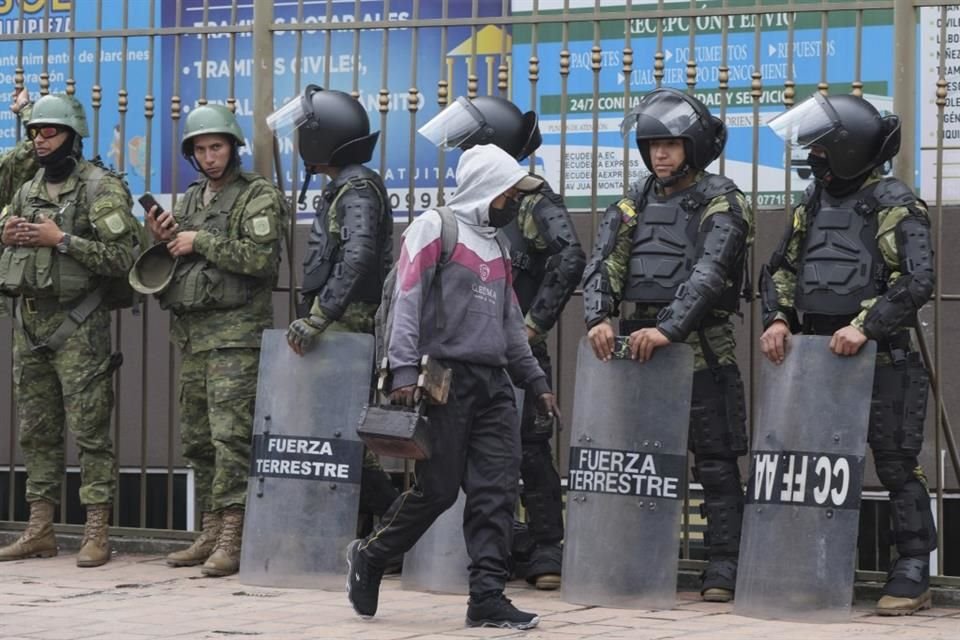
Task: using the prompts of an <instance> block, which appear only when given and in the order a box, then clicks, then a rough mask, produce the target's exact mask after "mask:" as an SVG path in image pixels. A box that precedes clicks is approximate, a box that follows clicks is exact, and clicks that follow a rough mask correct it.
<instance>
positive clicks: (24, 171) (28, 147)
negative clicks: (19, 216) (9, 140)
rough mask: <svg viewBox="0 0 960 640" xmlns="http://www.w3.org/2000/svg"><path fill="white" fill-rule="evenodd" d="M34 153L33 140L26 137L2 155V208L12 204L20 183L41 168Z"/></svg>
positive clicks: (0, 197) (0, 187)
mask: <svg viewBox="0 0 960 640" xmlns="http://www.w3.org/2000/svg"><path fill="white" fill-rule="evenodd" d="M39 168H40V167H39V165H38V164H37V159H36V157H34V154H33V142H31V141H30V140H28V139H27V138H26V137H24V138H23V140H21V141H20V142H18V143H17V145H16V146H15V147H13V148H12V149H8V150H7V151H6V152H4V153H3V155H0V210H2V209H3V208H4V207H5V206H7V205H8V204H10V201H11V200H13V194H15V193H16V192H17V189H19V188H20V185H22V184H23V183H25V182H26V181H27V180H29V179H30V178H31V177H33V175H34V174H35V173H36V172H37V169H39Z"/></svg>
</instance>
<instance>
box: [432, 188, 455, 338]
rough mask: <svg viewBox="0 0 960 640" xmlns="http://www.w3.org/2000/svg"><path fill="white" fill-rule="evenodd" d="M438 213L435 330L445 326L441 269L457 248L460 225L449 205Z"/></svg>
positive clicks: (445, 316)
mask: <svg viewBox="0 0 960 640" xmlns="http://www.w3.org/2000/svg"><path fill="white" fill-rule="evenodd" d="M437 213H438V214H440V260H438V261H437V270H436V273H435V274H434V276H433V281H434V286H435V287H436V288H437V323H436V326H437V331H440V330H442V329H443V328H445V327H446V326H447V314H446V312H445V310H444V307H443V277H442V274H443V269H444V268H445V267H446V266H447V264H448V263H449V262H450V258H452V257H453V252H454V251H455V250H456V248H457V239H458V237H459V236H460V227H459V225H458V224H457V217H456V215H455V214H454V213H453V209H451V208H450V207H438V208H437Z"/></svg>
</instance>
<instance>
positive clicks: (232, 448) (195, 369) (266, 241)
mask: <svg viewBox="0 0 960 640" xmlns="http://www.w3.org/2000/svg"><path fill="white" fill-rule="evenodd" d="M206 186H207V180H206V179H203V180H199V181H197V182H195V183H193V184H192V185H190V187H189V188H188V189H187V192H186V194H184V196H183V198H181V199H180V200H179V201H178V202H177V207H176V210H175V211H174V217H175V218H176V220H177V223H178V225H179V227H180V230H181V231H190V230H194V231H199V232H198V233H197V236H196V239H195V240H194V255H192V256H185V257H182V258H181V259H180V262H179V264H178V267H177V270H176V272H175V273H174V276H173V281H172V282H171V285H170V287H169V288H168V289H167V290H166V291H164V292H163V293H162V294H160V303H161V306H163V307H165V308H171V309H172V310H173V312H174V315H173V324H172V328H171V331H172V339H173V341H174V342H175V343H176V344H177V346H178V347H179V348H180V352H181V353H182V354H183V362H182V364H181V369H180V384H179V397H180V437H181V440H182V442H183V455H184V457H185V458H186V459H187V461H188V463H189V464H190V466H191V467H192V468H193V470H194V474H195V482H196V496H197V506H198V507H199V509H200V510H201V511H203V512H206V511H220V510H222V509H226V508H227V507H231V506H236V507H243V505H244V504H245V503H246V497H247V495H246V494H247V473H248V470H249V464H250V461H249V458H250V437H251V432H252V429H253V410H254V399H255V397H256V392H257V368H258V364H259V359H260V338H261V335H262V333H263V330H264V329H267V328H269V327H271V326H272V325H273V304H272V290H273V287H274V285H275V284H276V281H277V275H278V273H279V264H280V239H281V238H282V237H283V234H285V233H286V229H287V224H288V218H287V209H286V204H285V202H284V199H283V195H282V194H281V193H280V191H279V190H278V189H277V188H276V187H275V186H274V185H272V184H271V183H270V182H268V181H267V180H265V179H263V178H261V177H260V176H257V175H255V174H250V173H241V172H237V173H236V175H235V176H234V177H233V179H232V180H231V181H229V182H228V183H227V184H226V185H224V186H223V188H222V189H221V190H220V191H218V192H217V193H216V194H214V196H213V197H212V199H211V200H210V202H209V203H207V204H206V205H204V204H203V194H204V190H205V189H206ZM229 198H235V199H233V202H232V206H229V209H228V211H226V212H224V211H222V209H223V206H222V203H221V200H224V199H229ZM221 214H225V215H226V217H227V220H226V230H225V232H222V233H220V232H218V230H217V229H216V225H217V220H216V219H217V218H220V217H221ZM191 268H194V269H197V268H199V269H203V270H209V271H210V272H212V273H219V274H222V273H226V274H233V275H235V276H239V277H238V278H237V280H236V281H238V282H242V283H243V286H244V287H245V291H246V295H245V296H244V297H245V298H246V300H245V301H244V302H241V303H239V304H233V305H230V306H229V308H221V306H220V303H219V302H218V301H216V300H215V299H211V301H210V302H209V303H208V304H207V305H206V307H205V304H204V301H202V300H201V301H195V302H194V303H191V304H187V305H184V304H183V299H182V296H180V295H179V293H178V292H179V291H182V289H181V288H180V285H182V284H183V283H184V282H185V281H186V280H187V278H188V276H189V272H190V269H191ZM184 306H187V307H190V308H189V309H185V308H183V307H184Z"/></svg>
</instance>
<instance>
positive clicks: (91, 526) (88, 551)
mask: <svg viewBox="0 0 960 640" xmlns="http://www.w3.org/2000/svg"><path fill="white" fill-rule="evenodd" d="M109 528H110V505H108V504H91V505H87V524H86V525H85V526H84V528H83V542H81V543H80V552H79V553H78V554H77V566H78V567H99V566H100V565H103V564H106V563H107V561H108V560H109V559H110V538H109V537H108V531H109Z"/></svg>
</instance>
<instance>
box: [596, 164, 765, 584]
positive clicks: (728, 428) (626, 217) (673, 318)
mask: <svg viewBox="0 0 960 640" xmlns="http://www.w3.org/2000/svg"><path fill="white" fill-rule="evenodd" d="M654 211H656V213H654ZM721 214H722V215H721ZM697 215H699V221H697V218H696V217H695V216H697ZM648 216H649V217H650V218H651V219H650V221H649V222H647V221H646V218H647V217H648ZM714 216H721V217H720V219H719V221H717V219H715V218H714ZM694 224H695V225H696V227H695V228H693V229H691V226H693V225H694ZM665 225H669V226H668V227H667V230H666V231H660V229H661V228H663V227H664V226H665ZM613 228H615V229H616V235H615V239H614V240H613V246H612V247H610V239H609V236H610V235H611V229H613ZM641 231H642V235H641V233H640V232H641ZM661 234H662V235H661ZM691 234H693V235H694V236H695V238H696V240H693V238H692V237H691ZM678 239H679V240H682V241H683V242H684V245H685V246H684V247H682V250H681V247H679V246H677V245H678ZM752 241H753V213H752V211H751V209H750V206H749V204H748V203H747V200H746V198H745V197H744V196H743V194H742V193H741V192H740V191H739V190H738V189H737V188H736V185H734V184H733V183H732V182H731V181H729V180H727V179H726V178H722V177H719V176H714V175H711V174H709V173H706V172H703V171H699V172H697V173H696V174H695V175H694V179H693V182H692V184H691V186H689V187H687V188H686V189H683V190H681V191H678V192H675V193H672V194H671V195H670V196H666V195H665V194H664V193H663V192H662V190H661V188H660V186H659V184H658V183H657V182H656V181H655V180H654V179H653V178H648V181H647V182H646V183H644V185H643V186H642V187H639V186H637V187H634V188H633V189H632V190H631V195H630V197H627V198H624V199H621V200H620V201H619V202H618V203H617V204H616V205H614V206H611V207H610V208H608V210H607V213H606V216H605V219H604V224H603V225H602V226H601V229H600V231H599V235H598V239H597V242H596V244H595V246H594V258H593V260H592V261H591V264H590V265H589V266H588V267H587V276H586V277H585V283H584V307H585V310H586V313H587V322H588V328H589V327H593V326H595V325H596V324H597V323H599V322H601V321H602V320H603V319H604V318H607V317H610V316H613V315H616V311H617V309H618V308H619V305H620V301H621V300H623V299H624V298H626V299H635V300H637V299H641V300H642V299H643V296H645V295H646V296H649V297H648V299H650V298H652V299H659V298H661V297H663V296H667V295H671V294H670V293H669V292H670V291H674V293H673V294H672V301H671V302H668V303H667V304H665V305H664V304H649V303H646V304H640V303H637V304H636V308H635V309H634V311H633V312H632V313H631V314H630V315H629V320H626V321H621V326H620V333H621V334H624V335H627V334H630V333H632V332H633V331H635V330H636V329H639V328H641V327H656V328H657V329H659V330H660V332H661V333H663V334H664V335H665V336H666V337H667V338H669V339H670V340H671V341H672V342H679V341H682V342H685V343H686V344H688V345H690V347H691V348H692V349H693V352H694V374H693V392H692V402H691V407H690V436H689V448H690V450H691V451H692V452H693V454H694V468H693V477H694V478H695V479H696V480H697V481H698V482H700V483H701V485H702V486H703V495H704V498H703V504H702V505H701V514H702V515H703V516H704V517H705V518H706V520H707V531H706V533H705V535H704V545H705V546H706V548H707V556H708V559H709V560H710V564H709V565H708V566H707V569H706V570H705V571H704V574H703V582H702V591H701V593H703V594H704V597H706V598H708V599H714V598H716V599H718V600H726V599H729V597H730V596H732V593H733V589H734V586H735V584H736V567H737V565H736V562H737V556H738V553H739V545H740V525H741V517H742V513H743V488H742V484H741V479H740V471H739V467H738V466H737V457H739V456H742V455H744V454H745V453H746V451H747V445H748V443H747V435H746V408H745V402H744V392H743V381H742V379H741V376H740V370H739V367H738V366H737V362H736V357H735V353H734V348H735V341H734V333H733V322H732V318H731V317H730V316H731V314H732V313H734V312H735V310H736V309H737V306H738V297H739V295H740V293H741V292H740V285H741V284H742V282H743V278H744V277H745V272H744V270H745V264H746V263H747V261H746V253H747V250H748V247H749V246H750V244H751V243H752ZM665 247H666V248H667V249H669V251H667V249H665ZM606 251H609V254H607V255H606V257H605V258H603V256H604V254H605V252H606ZM638 252H639V256H640V257H639V258H638ZM671 252H672V253H671ZM688 259H689V260H690V261H692V262H693V263H694V264H692V265H688V266H686V267H682V266H681V267H678V266H677V265H681V264H683V263H685V262H686V261H687V260H688ZM658 260H659V262H657V261H658ZM681 261H682V262H681ZM631 265H637V266H638V267H642V268H643V272H638V273H634V274H631ZM683 268H686V270H687V271H686V272H689V274H690V275H689V276H685V279H683V278H682V277H680V276H677V275H675V274H678V273H679V274H683V273H686V272H684V271H682V270H681V269H683ZM721 268H722V269H723V270H724V271H723V273H724V275H723V277H724V278H725V281H724V282H722V284H721V282H713V281H712V280H713V279H714V278H717V279H719V273H720V271H718V270H719V269H721ZM661 279H662V280H661ZM679 280H683V281H682V282H680V281H679ZM651 283H652V286H651ZM664 283H669V284H664ZM645 287H647V288H645ZM708 288H709V289H711V291H712V293H713V294H715V295H716V296H717V297H716V299H715V300H714V301H710V302H708V300H709V298H707V297H706V296H705V295H704V294H703V293H702V292H703V291H704V290H705V289H708ZM651 289H653V291H652V293H649V294H648V293H646V292H647V291H651Z"/></svg>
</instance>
